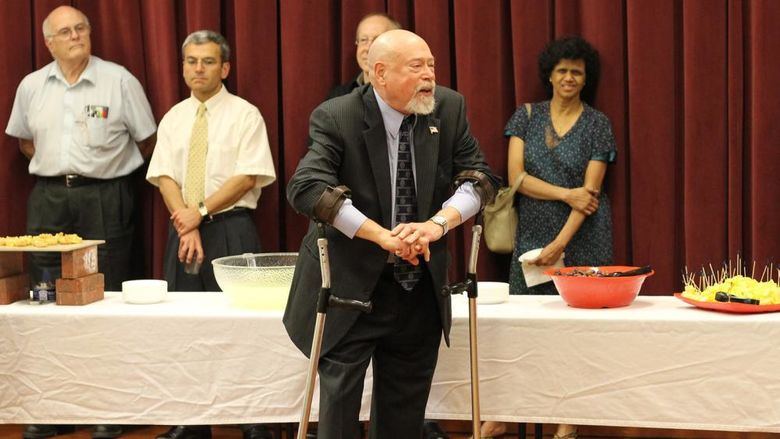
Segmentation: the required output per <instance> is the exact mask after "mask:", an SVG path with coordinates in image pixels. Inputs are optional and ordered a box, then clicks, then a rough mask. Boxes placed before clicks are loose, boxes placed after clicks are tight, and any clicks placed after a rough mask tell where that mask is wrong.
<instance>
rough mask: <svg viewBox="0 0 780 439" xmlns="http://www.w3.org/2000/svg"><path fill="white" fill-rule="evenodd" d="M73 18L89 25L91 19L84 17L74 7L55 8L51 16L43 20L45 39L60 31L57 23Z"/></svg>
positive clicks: (50, 13)
mask: <svg viewBox="0 0 780 439" xmlns="http://www.w3.org/2000/svg"><path fill="white" fill-rule="evenodd" d="M73 17H75V18H76V19H77V20H80V21H82V22H84V23H86V24H87V25H89V19H88V18H87V16H86V15H84V13H83V12H81V11H79V10H78V9H76V8H74V7H72V6H59V7H56V8H54V9H53V10H52V11H51V12H49V15H47V16H46V18H45V19H44V20H43V36H44V37H51V36H53V35H54V33H55V32H57V30H58V28H57V27H56V23H58V22H59V21H61V20H63V19H68V18H73ZM52 22H54V23H52Z"/></svg>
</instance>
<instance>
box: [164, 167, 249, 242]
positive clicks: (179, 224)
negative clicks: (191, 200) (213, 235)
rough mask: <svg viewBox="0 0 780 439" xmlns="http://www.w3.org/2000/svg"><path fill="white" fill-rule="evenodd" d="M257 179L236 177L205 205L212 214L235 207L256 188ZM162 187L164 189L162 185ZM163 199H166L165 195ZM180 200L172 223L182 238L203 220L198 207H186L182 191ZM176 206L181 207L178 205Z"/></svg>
mask: <svg viewBox="0 0 780 439" xmlns="http://www.w3.org/2000/svg"><path fill="white" fill-rule="evenodd" d="M256 179H257V177H255V176H254V175H235V176H233V177H230V178H229V179H228V180H227V181H226V182H225V184H223V185H222V187H221V188H219V190H217V191H216V192H214V193H213V194H211V196H209V197H208V198H206V199H205V200H203V204H204V205H205V206H206V209H207V210H208V211H209V212H212V213H215V212H219V211H220V210H223V209H226V208H228V207H230V206H232V205H234V204H235V203H236V202H237V201H238V200H240V199H241V197H243V196H244V194H245V193H247V192H248V191H249V190H250V189H252V188H253V187H255V180H256ZM174 184H175V183H174ZM160 187H162V184H161V185H160ZM176 187H177V188H178V187H179V186H178V185H176ZM161 191H162V189H161ZM163 198H165V196H164V195H163ZM178 198H179V199H181V203H182V204H181V205H180V207H179V208H177V209H174V210H173V211H172V215H171V221H173V227H174V228H175V229H176V231H177V232H178V233H179V236H181V235H183V234H185V233H187V232H190V231H192V230H194V229H197V228H198V226H200V222H201V221H202V220H203V218H202V217H201V215H200V211H198V206H186V205H184V200H183V199H182V198H181V189H179V191H178ZM166 205H167V202H166ZM176 205H177V206H179V205H178V204H176ZM169 210H170V206H169Z"/></svg>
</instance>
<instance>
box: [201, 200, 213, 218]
mask: <svg viewBox="0 0 780 439" xmlns="http://www.w3.org/2000/svg"><path fill="white" fill-rule="evenodd" d="M198 213H200V218H201V219H204V220H205V219H211V215H209V210H208V209H207V208H206V204H205V203H203V201H201V202H200V203H198Z"/></svg>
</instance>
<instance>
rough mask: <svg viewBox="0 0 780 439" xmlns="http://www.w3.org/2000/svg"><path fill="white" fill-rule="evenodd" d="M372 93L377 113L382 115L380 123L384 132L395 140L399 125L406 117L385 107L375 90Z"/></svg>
mask: <svg viewBox="0 0 780 439" xmlns="http://www.w3.org/2000/svg"><path fill="white" fill-rule="evenodd" d="M373 91H374V96H376V102H377V104H379V112H380V113H382V122H384V124H385V131H387V135H388V136H390V137H391V138H392V139H396V138H397V137H398V130H399V129H400V128H401V123H402V122H403V121H404V118H406V115H405V114H403V113H401V112H400V111H398V110H396V109H394V108H393V107H391V106H389V105H387V103H386V102H385V101H384V100H383V99H382V97H381V96H379V93H377V91H376V89H374V90H373ZM412 126H414V124H412Z"/></svg>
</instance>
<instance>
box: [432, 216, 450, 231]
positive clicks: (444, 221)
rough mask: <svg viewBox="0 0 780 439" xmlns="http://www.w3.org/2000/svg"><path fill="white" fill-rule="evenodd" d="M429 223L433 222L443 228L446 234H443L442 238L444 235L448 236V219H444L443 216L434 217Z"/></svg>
mask: <svg viewBox="0 0 780 439" xmlns="http://www.w3.org/2000/svg"><path fill="white" fill-rule="evenodd" d="M428 221H431V222H433V223H434V224H438V225H440V226H441V228H442V230H444V232H442V234H441V236H444V235H446V234H447V232H448V231H449V230H450V226H449V224H448V223H447V218H444V217H443V216H441V215H434V216H432V217H430V218H429V219H428Z"/></svg>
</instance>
